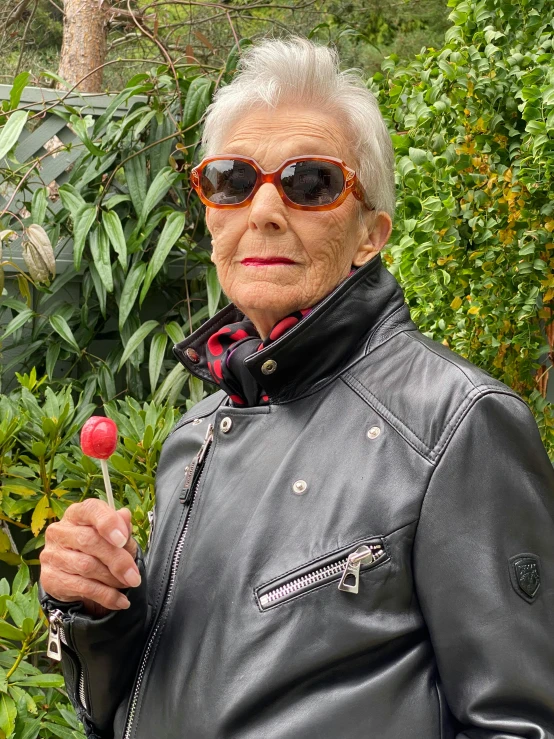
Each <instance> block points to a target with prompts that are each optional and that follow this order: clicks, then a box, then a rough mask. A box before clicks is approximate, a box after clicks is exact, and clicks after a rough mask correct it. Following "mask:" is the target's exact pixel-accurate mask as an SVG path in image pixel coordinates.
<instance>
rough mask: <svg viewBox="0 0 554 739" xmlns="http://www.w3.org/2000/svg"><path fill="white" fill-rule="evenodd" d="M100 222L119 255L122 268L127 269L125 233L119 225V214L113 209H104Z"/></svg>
mask: <svg viewBox="0 0 554 739" xmlns="http://www.w3.org/2000/svg"><path fill="white" fill-rule="evenodd" d="M102 223H103V225H104V228H105V229H106V233H107V234H108V238H109V239H110V241H111V243H112V246H113V248H114V249H115V251H116V253H117V256H118V257H119V263H120V264H121V266H122V267H123V269H127V243H126V241H125V234H124V233H123V226H122V225H121V221H120V220H119V216H118V215H117V213H116V212H115V211H114V210H108V211H104V213H102Z"/></svg>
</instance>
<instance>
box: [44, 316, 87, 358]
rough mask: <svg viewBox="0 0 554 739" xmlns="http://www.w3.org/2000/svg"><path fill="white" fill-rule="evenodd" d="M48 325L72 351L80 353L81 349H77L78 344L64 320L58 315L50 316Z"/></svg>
mask: <svg viewBox="0 0 554 739" xmlns="http://www.w3.org/2000/svg"><path fill="white" fill-rule="evenodd" d="M48 320H49V321H50V325H51V326H52V328H53V329H54V331H55V332H56V333H57V334H58V335H59V336H61V337H62V339H63V340H64V341H66V342H67V343H68V344H69V345H70V346H71V348H72V349H74V350H75V351H76V352H77V354H80V353H81V349H80V347H79V344H77V342H76V341H75V337H74V336H73V331H72V330H71V329H70V328H69V325H68V323H67V321H66V320H65V318H63V317H62V316H60V315H57V314H54V315H53V316H50V317H49V319H48Z"/></svg>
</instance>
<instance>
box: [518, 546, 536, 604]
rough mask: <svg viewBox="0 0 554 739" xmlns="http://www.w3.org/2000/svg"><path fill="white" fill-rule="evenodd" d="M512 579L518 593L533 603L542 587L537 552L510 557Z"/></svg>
mask: <svg viewBox="0 0 554 739" xmlns="http://www.w3.org/2000/svg"><path fill="white" fill-rule="evenodd" d="M510 579H511V581H512V586H513V588H514V590H515V591H516V593H517V594H518V595H520V596H521V597H522V598H523V599H524V600H526V601H527V602H528V603H532V602H533V601H534V600H535V599H536V597H537V595H538V593H539V590H540V587H541V570H540V560H539V558H538V557H537V555H536V554H517V555H516V556H515V557H512V558H511V559H510Z"/></svg>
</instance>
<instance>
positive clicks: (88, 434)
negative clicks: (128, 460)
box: [81, 416, 118, 511]
mask: <svg viewBox="0 0 554 739" xmlns="http://www.w3.org/2000/svg"><path fill="white" fill-rule="evenodd" d="M117 436H118V431H117V426H116V424H115V422H114V421H112V419H111V418H105V417H104V416H91V417H90V418H89V419H88V421H87V422H86V423H85V425H84V426H83V428H82V429H81V449H82V450H83V453H84V454H86V455H87V457H93V458H94V459H99V460H100V466H101V467H102V474H103V476H104V485H105V486H106V495H107V496H108V503H109V504H110V507H111V508H113V509H114V511H115V503H114V499H113V493H112V486H111V482H110V477H109V474H108V463H107V461H106V460H107V459H108V458H109V457H111V455H112V454H113V453H114V452H115V448H116V446H117Z"/></svg>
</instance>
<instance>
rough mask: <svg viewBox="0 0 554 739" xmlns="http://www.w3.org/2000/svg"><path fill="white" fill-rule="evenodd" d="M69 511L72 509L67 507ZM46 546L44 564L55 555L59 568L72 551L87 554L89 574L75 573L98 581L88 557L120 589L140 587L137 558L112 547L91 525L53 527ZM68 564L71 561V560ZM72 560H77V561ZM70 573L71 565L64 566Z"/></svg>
mask: <svg viewBox="0 0 554 739" xmlns="http://www.w3.org/2000/svg"><path fill="white" fill-rule="evenodd" d="M68 510H69V508H68ZM46 542H47V545H48V546H46V547H45V549H44V550H43V555H44V556H43V557H41V562H43V563H48V562H49V558H50V555H51V554H52V555H55V557H56V563H55V564H56V565H59V563H60V562H61V561H62V559H63V558H65V557H66V555H68V556H69V554H70V552H71V550H73V551H74V552H77V553H79V554H83V555H85V556H84V557H83V563H85V562H87V563H88V565H86V566H88V567H90V569H88V570H87V571H86V572H83V571H81V570H79V568H77V569H75V570H74V574H80V575H85V576H86V577H91V578H93V579H98V574H97V572H96V571H95V570H94V568H93V566H92V564H91V562H90V560H89V559H86V557H90V558H92V560H93V561H94V562H96V563H98V564H97V567H98V568H99V571H100V569H101V568H100V565H102V566H103V567H105V568H106V569H108V570H109V571H110V573H111V574H112V576H113V577H114V578H115V579H116V580H117V583H118V587H132V588H135V587H137V586H138V585H140V579H141V578H140V574H139V571H138V567H137V565H136V564H135V561H134V558H133V556H132V555H131V553H130V552H129V551H127V550H126V549H119V548H118V547H115V546H114V545H113V544H109V543H108V542H107V541H106V540H105V539H103V538H102V537H101V536H100V535H99V534H98V532H97V531H96V529H95V528H93V527H92V526H74V525H68V524H67V522H65V521H63V520H62V521H60V522H59V523H58V524H51V525H50V526H49V527H48V529H47V531H46ZM68 561H70V560H69V559H68ZM71 561H75V560H74V558H73V559H71ZM64 569H66V570H67V571H71V570H69V569H68V566H67V567H65V568H64Z"/></svg>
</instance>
